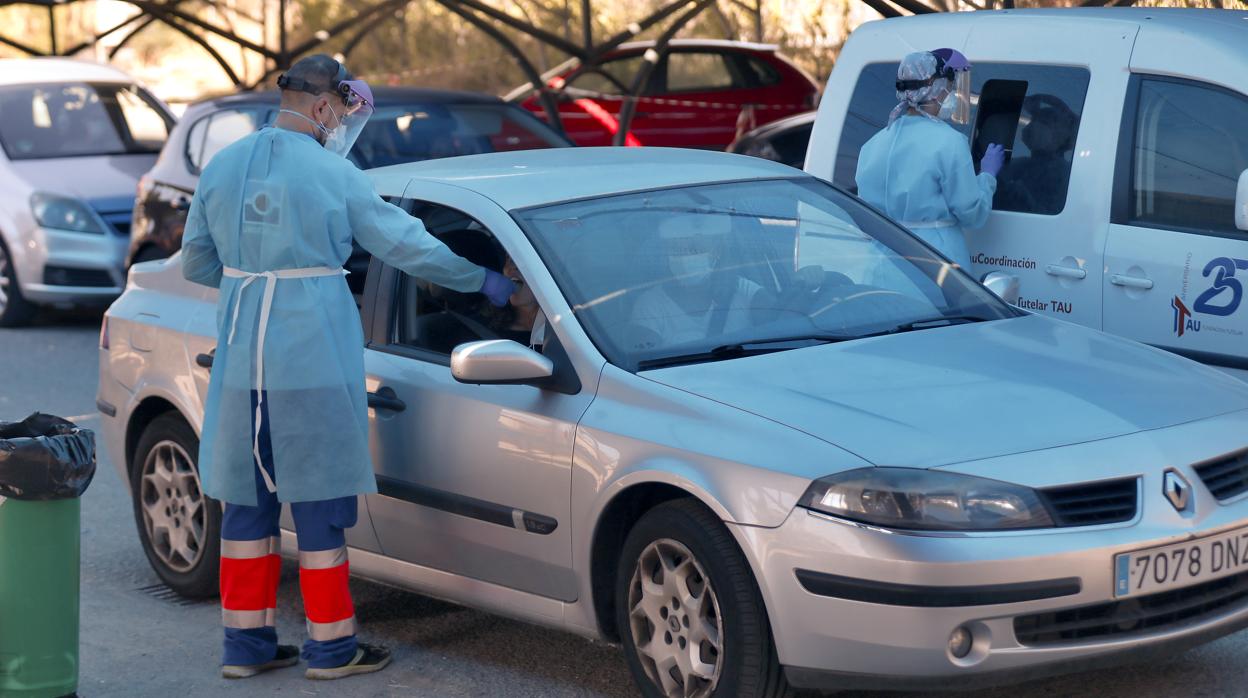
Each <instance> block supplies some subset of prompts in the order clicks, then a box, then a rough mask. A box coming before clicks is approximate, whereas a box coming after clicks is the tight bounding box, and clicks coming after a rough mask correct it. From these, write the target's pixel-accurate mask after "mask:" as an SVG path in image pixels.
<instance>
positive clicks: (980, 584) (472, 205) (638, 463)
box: [99, 149, 1248, 696]
mask: <svg viewBox="0 0 1248 698" xmlns="http://www.w3.org/2000/svg"><path fill="white" fill-rule="evenodd" d="M371 174H372V176H373V178H374V180H375V182H376V184H377V187H378V190H379V191H380V192H381V194H382V195H383V196H385V197H386V198H388V199H389V200H391V201H392V202H394V203H396V204H397V205H400V206H402V207H404V208H405V209H406V210H408V211H409V212H410V213H411V214H412V215H415V216H419V217H420V218H421V219H422V220H424V221H425V223H426V225H427V227H428V228H429V229H430V231H432V232H433V233H434V234H436V235H438V236H439V237H440V238H441V239H442V240H443V241H444V242H445V243H446V244H447V245H448V246H449V247H451V249H453V250H454V251H455V252H457V253H458V254H460V255H462V256H464V257H467V258H469V259H471V260H473V261H474V262H476V263H478V264H482V265H485V266H490V267H492V268H495V269H498V270H501V271H503V272H504V273H506V274H507V275H509V276H510V277H511V278H513V279H514V280H516V281H517V282H518V285H517V291H516V293H515V294H514V295H513V296H512V298H511V303H510V305H509V307H508V308H506V309H504V310H501V311H500V310H497V309H494V308H492V307H491V306H488V304H484V303H483V300H482V299H481V298H480V297H479V296H477V295H475V294H459V293H456V292H453V291H449V290H447V289H443V288H439V287H437V286H433V285H430V284H428V283H427V282H423V281H421V280H420V279H416V278H410V277H404V276H403V275H402V274H400V273H398V272H397V271H395V270H394V269H391V268H388V267H386V266H385V265H384V264H382V263H381V262H380V261H378V260H368V259H367V258H361V259H357V260H354V264H351V265H349V266H352V268H357V269H360V270H363V269H365V268H367V272H366V273H363V272H361V273H355V274H352V275H351V277H349V278H350V279H351V280H352V283H353V285H354V289H355V291H356V292H357V294H358V300H359V304H360V310H361V322H362V323H363V326H364V330H365V336H366V338H367V346H366V348H365V353H366V369H367V376H368V377H367V389H368V391H369V402H370V406H371V409H370V430H371V440H372V444H373V456H374V463H375V468H376V474H377V481H378V485H379V489H380V494H378V495H375V496H370V497H367V498H365V501H364V502H363V506H361V521H360V525H358V526H356V527H355V528H354V529H352V530H351V531H350V532H349V536H348V541H349V545H350V546H351V547H352V550H351V561H352V571H353V572H354V573H356V574H358V575H360V576H363V577H367V578H371V579H375V580H380V581H383V582H388V583H392V584H397V585H399V586H402V587H405V588H408V589H412V590H416V591H420V592H423V593H428V594H431V595H434V596H438V597H442V598H447V599H452V600H455V601H458V602H461V603H464V604H467V605H471V606H475V607H479V608H483V609H487V610H491V611H495V612H498V613H501V614H506V615H509V616H513V617H517V618H521V619H524V620H528V621H532V622H535V623H540V624H544V625H550V626H554V627H559V628H564V629H566V630H569V631H571V632H575V633H580V634H584V635H587V636H591V637H599V638H606V639H610V640H616V641H619V642H620V643H621V644H622V645H623V647H624V652H625V657H626V659H627V661H628V664H629V666H630V668H631V670H632V673H633V676H634V677H635V679H636V681H637V684H638V686H639V687H640V689H641V691H642V692H643V693H644V694H645V695H648V696H659V695H662V696H710V695H715V696H777V695H782V694H783V693H785V692H786V691H787V690H788V688H789V687H791V686H795V687H825V688H829V687H830V688H843V687H854V686H863V687H872V688H883V687H893V686H907V685H909V686H933V685H937V684H944V683H948V684H960V685H970V684H991V683H1000V682H1009V681H1016V680H1021V679H1025V678H1031V677H1033V676H1036V675H1040V674H1049V673H1057V672H1066V671H1072V670H1075V669H1077V668H1082V667H1086V666H1088V665H1090V664H1096V663H1100V662H1115V661H1125V660H1128V659H1140V658H1143V657H1147V656H1162V657H1164V656H1168V655H1171V654H1173V653H1175V652H1178V651H1180V650H1182V649H1183V648H1186V647H1189V646H1192V645H1194V644H1197V643H1200V642H1205V641H1208V640H1211V639H1213V638H1216V637H1219V636H1221V635H1225V634H1227V633H1230V632H1233V631H1235V630H1238V629H1239V628H1241V627H1243V626H1245V625H1248V503H1246V502H1245V499H1248V450H1246V449H1245V447H1246V446H1248V385H1245V384H1244V383H1241V382H1238V381H1236V380H1234V379H1232V378H1229V377H1227V376H1225V375H1224V374H1221V373H1219V372H1217V371H1215V370H1213V369H1209V368H1206V367H1203V366H1201V365H1199V364H1195V363H1192V362H1190V361H1187V360H1185V359H1182V358H1179V357H1177V356H1173V355H1171V354H1167V353H1165V352H1162V351H1160V350H1156V349H1153V348H1150V347H1146V346H1142V345H1139V344H1134V343H1132V342H1129V341H1126V340H1122V339H1118V338H1114V337H1111V336H1108V335H1104V334H1101V333H1099V332H1096V331H1092V330H1089V329H1086V328H1082V327H1078V326H1075V325H1071V324H1067V323H1063V322H1059V321H1055V320H1050V319H1047V318H1044V317H1040V316H1036V315H1031V314H1028V313H1025V312H1023V311H1019V310H1017V309H1014V308H1012V307H1011V306H1009V305H1007V304H1005V303H1003V302H1001V301H1000V300H999V299H998V298H997V297H995V296H994V295H992V294H991V293H990V292H988V291H987V290H986V289H985V288H984V287H982V286H980V285H979V284H977V283H975V282H974V280H972V279H971V278H969V277H968V276H966V275H965V274H964V273H963V271H961V270H959V269H957V268H955V267H953V266H951V265H950V264H949V263H948V262H947V261H946V260H944V259H943V258H941V257H940V256H939V255H938V254H937V253H936V252H934V251H933V250H932V249H930V248H928V247H926V246H925V245H924V244H923V243H921V242H920V241H918V240H917V239H915V238H914V237H912V236H911V235H909V234H908V233H907V232H905V231H904V230H902V229H901V228H899V227H898V226H896V225H895V224H893V223H891V222H890V221H888V220H886V219H885V218H883V217H881V216H880V215H879V214H877V213H875V212H874V211H872V210H870V209H868V208H867V207H865V206H864V205H862V204H861V203H860V202H859V201H857V200H856V199H854V198H853V197H851V196H849V195H847V194H845V193H842V192H839V191H837V190H835V189H833V188H832V187H830V186H828V185H827V184H826V183H823V182H821V181H819V180H816V179H814V178H812V177H809V176H807V175H804V174H802V173H800V172H798V171H796V170H793V169H790V168H788V167H785V166H782V165H778V164H775V163H769V162H765V161H762V160H755V159H751V158H745V157H740V156H734V155H727V154H722V153H705V152H692V151H675V150H664V149H606V150H599V149H568V150H552V151H545V152H529V153H519V154H495V155H482V156H471V157H464V158H454V159H449V160H441V161H433V162H426V163H419V164H413V165H402V166H396V167H391V168H385V169H381V170H374V171H373V172H372V173H371ZM178 264H179V262H178V258H177V257H174V258H172V259H170V260H166V261H162V262H151V263H146V264H140V265H137V266H136V267H135V268H134V270H133V272H132V274H131V278H130V286H129V288H128V289H127V291H126V293H125V294H124V295H123V296H122V297H121V298H120V299H119V300H118V301H117V302H116V303H115V304H114V305H113V306H112V308H111V309H110V310H109V312H108V314H107V316H106V322H105V326H104V328H103V330H102V333H101V350H100V388H99V409H100V411H101V412H102V413H103V414H104V420H103V421H104V441H105V444H106V445H107V448H108V449H109V451H110V455H111V456H112V459H113V462H114V463H116V464H117V465H118V468H119V470H120V471H121V475H122V477H124V478H125V479H126V481H127V482H129V483H130V485H131V491H132V493H133V498H134V511H135V518H136V521H137V524H138V532H139V536H140V538H141V540H142V543H143V546H144V548H145V550H146V551H147V554H148V557H149V559H150V560H151V562H152V565H153V566H154V567H155V569H156V571H157V572H158V573H159V574H160V575H161V577H162V578H163V579H164V580H165V581H166V582H168V583H169V584H170V585H171V586H173V587H174V588H175V589H178V590H179V591H181V592H182V593H184V594H188V595H210V594H212V593H213V591H214V589H215V586H216V573H217V558H218V555H219V548H218V536H219V526H220V516H219V511H220V510H219V508H218V507H217V506H214V505H213V504H212V503H211V502H209V501H207V500H206V499H205V498H204V496H203V495H202V493H201V492H200V489H199V482H198V479H197V476H196V470H195V460H196V454H197V450H198V443H197V434H198V430H199V424H200V422H201V418H202V414H203V398H204V393H205V390H206V385H207V376H208V372H209V371H210V370H211V364H212V349H213V342H214V337H215V335H216V331H215V327H216V321H215V317H216V307H215V295H214V293H213V292H211V291H205V290H203V289H201V288H198V287H193V286H191V285H189V284H187V283H186V282H184V281H183V280H182V276H181V271H180V269H179V268H178ZM270 360H280V357H271V359H270ZM344 428H349V427H347V426H344ZM289 524H290V521H289V520H286V521H285V522H284V525H285V526H286V527H287V528H289ZM283 542H284V545H285V547H286V548H287V550H288V551H290V552H293V550H294V547H293V534H291V533H290V532H289V531H284V532H283Z"/></svg>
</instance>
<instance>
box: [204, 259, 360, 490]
mask: <svg viewBox="0 0 1248 698" xmlns="http://www.w3.org/2000/svg"><path fill="white" fill-rule="evenodd" d="M221 274H222V275H223V276H227V277H229V278H231V279H242V280H243V283H242V284H240V285H239V287H238V292H237V294H236V295H235V296H234V310H233V312H232V313H231V317H230V334H229V335H228V336H227V337H226V340H225V343H226V345H232V344H234V333H235V331H236V330H237V329H238V311H239V306H240V304H241V303H242V301H243V291H245V290H247V287H248V286H250V285H251V283H252V282H253V281H255V280H256V279H264V298H263V300H262V301H261V302H260V322H259V326H258V328H257V329H256V384H255V390H256V392H257V393H259V394H260V400H261V402H263V400H264V337H265V334H266V333H267V331H268V329H269V316H270V315H271V314H272V312H273V295H274V294H275V293H276V292H277V281H278V280H279V279H316V278H321V277H327V276H346V275H347V270H346V269H334V268H332V267H305V268H302V269H277V270H274V271H261V272H250V271H243V270H241V269H235V268H234V267H224V268H223V269H222V270H221ZM254 422H255V430H254V433H253V434H252V453H253V455H255V457H256V462H257V463H259V462H260V403H257V404H256V415H255V420H254ZM260 474H261V475H262V476H263V477H264V486H265V487H267V488H268V490H269V491H270V492H276V491H277V485H276V484H274V482H273V478H271V477H269V474H268V472H267V471H265V469H264V468H260Z"/></svg>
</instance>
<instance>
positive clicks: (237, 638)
mask: <svg viewBox="0 0 1248 698" xmlns="http://www.w3.org/2000/svg"><path fill="white" fill-rule="evenodd" d="M255 402H256V394H255V392H254V391H253V393H252V411H253V414H254V412H255ZM267 402H268V401H267V400H266V401H265V404H263V405H262V407H261V415H260V429H259V448H258V449H257V450H258V451H259V456H260V463H259V464H258V466H259V467H262V468H264V469H265V470H266V471H267V472H268V473H269V476H270V477H271V478H274V481H275V482H276V478H275V477H274V472H273V447H272V442H271V440H270V438H269V428H268V410H267V409H266V408H267ZM279 487H280V485H279ZM281 512H282V505H281V502H279V501H278V499H277V495H276V494H274V493H273V492H269V490H268V487H266V486H265V483H264V480H263V479H262V477H261V475H260V470H259V469H258V468H257V469H256V506H244V505H238V504H229V503H227V504H226V505H225V514H224V517H223V519H222V522H221V616H222V621H223V623H224V625H225V655H224V657H223V660H222V663H223V664H228V665H250V664H263V663H265V662H268V661H270V660H272V659H273V658H274V657H275V656H276V654H277V628H276V626H275V622H276V616H277V587H278V582H279V580H280V577H281V568H282V563H281V557H280V555H279V552H280V549H281V546H280V541H281V538H280V535H281V533H280V529H279V527H278V522H279V518H280V516H281ZM290 513H291V516H292V517H293V518H294V521H295V534H296V536H297V537H298V540H299V587H300V589H301V591H302V592H303V607H304V612H305V614H306V615H307V631H308V639H307V642H305V643H304V645H303V659H304V660H305V661H306V662H307V663H308V666H310V667H315V668H328V667H336V666H342V665H343V664H346V663H347V662H349V661H351V659H352V658H353V657H354V656H355V652H356V640H355V607H354V605H353V604H352V602H351V592H350V590H349V589H348V587H347V575H348V567H347V545H346V533H345V531H346V529H348V528H350V527H352V526H354V525H355V521H356V515H357V500H356V498H355V497H341V498H338V499H330V500H325V501H320V502H293V503H291V505H290Z"/></svg>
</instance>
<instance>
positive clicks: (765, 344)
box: [637, 334, 857, 371]
mask: <svg viewBox="0 0 1248 698" xmlns="http://www.w3.org/2000/svg"><path fill="white" fill-rule="evenodd" d="M847 339H857V337H846V336H843V335H826V334H803V335H794V336H791V337H767V338H765V339H753V340H749V341H745V342H735V343H733V344H721V345H720V346H717V347H715V348H713V349H710V350H708V351H698V352H692V353H689V354H674V355H672V356H661V357H658V358H656V359H646V360H644V361H639V362H637V370H638V371H644V370H646V369H651V368H663V367H666V366H679V365H682V364H696V363H706V362H709V361H723V360H725V359H739V358H741V357H743V356H757V355H759V354H771V353H774V352H778V351H788V350H789V349H800V348H802V347H780V346H776V345H778V344H792V343H794V342H815V343H818V344H831V343H832V342H843V341H845V340H847Z"/></svg>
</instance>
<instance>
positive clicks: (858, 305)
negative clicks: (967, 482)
mask: <svg viewBox="0 0 1248 698" xmlns="http://www.w3.org/2000/svg"><path fill="white" fill-rule="evenodd" d="M515 215H516V218H517V220H519V222H520V224H521V226H522V227H524V229H525V230H526V233H527V234H528V235H529V237H530V239H531V240H532V241H533V244H534V245H535V247H536V248H537V250H538V252H539V254H541V256H542V258H543V260H544V261H545V262H546V264H547V266H548V267H549V269H550V271H551V274H552V275H553V276H554V278H555V280H556V282H557V283H558V284H559V286H560V289H561V290H562V291H563V293H564V295H565V297H566V298H567V300H568V302H569V304H570V305H571V306H572V308H573V311H574V312H575V314H576V315H577V317H578V318H579V319H580V320H581V323H582V325H583V326H584V327H585V329H586V331H587V332H588V333H589V335H590V337H591V339H592V340H593V341H594V343H595V344H596V345H597V346H598V347H599V349H600V350H602V352H603V353H604V355H605V356H606V357H607V359H608V360H610V361H611V362H612V363H614V364H616V365H618V366H621V367H623V368H625V369H627V370H639V369H645V368H650V367H656V366H660V365H667V363H673V364H674V363H688V362H691V361H698V360H706V361H709V360H716V359H719V358H734V357H736V356H741V355H743V354H744V353H746V352H744V351H743V350H744V349H746V348H749V347H766V348H767V350H768V351H776V350H781V349H788V348H798V347H801V346H809V345H810V344H812V343H820V342H829V341H843V340H849V339H856V338H861V337H863V336H867V335H872V334H882V333H889V332H900V331H909V330H917V329H924V328H927V327H938V326H943V325H948V324H953V323H960V322H975V321H982V320H996V319H1001V318H1007V317H1014V316H1015V315H1016V314H1017V311H1014V310H1012V309H1011V308H1010V307H1009V306H1008V305H1006V304H1005V303H1003V302H1001V301H1000V300H999V299H997V298H996V297H995V296H993V295H992V294H991V293H990V292H988V291H987V290H986V289H984V288H983V287H982V286H980V285H979V284H977V283H975V282H974V281H973V280H972V279H971V278H970V277H969V276H967V275H966V274H964V273H962V272H961V271H958V270H957V268H956V267H954V266H953V265H952V264H951V263H949V262H947V261H945V260H944V259H942V258H940V257H939V255H937V254H936V253H934V252H933V251H932V250H931V249H930V248H929V247H927V246H926V245H924V244H922V243H921V242H919V241H918V240H917V239H915V238H914V237H913V236H911V235H910V234H909V233H907V232H905V231H904V230H902V229H901V228H899V227H898V226H897V225H895V224H893V223H891V222H890V221H888V220H887V219H885V218H884V217H882V216H880V215H879V214H878V213H875V212H874V211H872V210H870V209H868V208H867V207H865V206H864V205H862V204H861V203H859V202H858V201H857V200H856V199H854V198H852V197H851V196H849V195H847V194H844V193H842V192H840V191H837V190H836V189H834V188H832V187H831V186H829V185H827V184H826V183H824V182H821V181H819V180H816V179H814V178H810V177H800V178H793V179H776V180H761V181H760V180H755V181H747V182H732V183H723V184H709V185H697V186H685V187H678V188H672V189H663V190H657V191H649V192H643V193H633V194H623V195H614V196H608V197H602V198H595V199H590V200H582V201H575V202H571V203H563V204H555V205H551V206H543V207H536V208H530V209H524V210H520V211H517V212H515ZM734 349H735V350H736V351H733V350H734Z"/></svg>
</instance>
